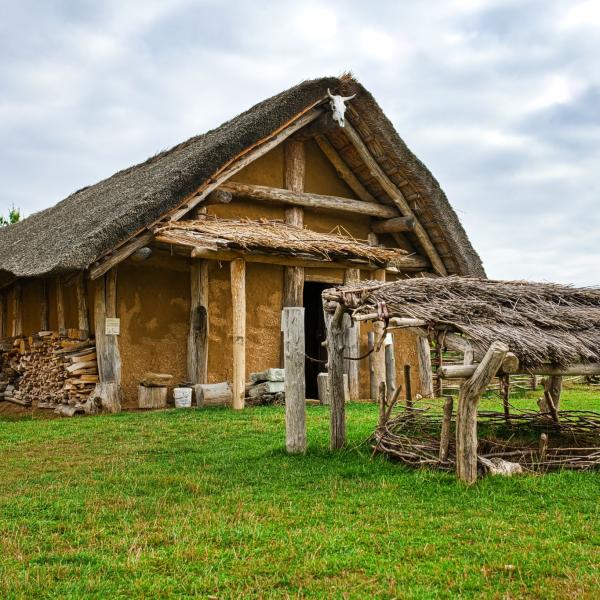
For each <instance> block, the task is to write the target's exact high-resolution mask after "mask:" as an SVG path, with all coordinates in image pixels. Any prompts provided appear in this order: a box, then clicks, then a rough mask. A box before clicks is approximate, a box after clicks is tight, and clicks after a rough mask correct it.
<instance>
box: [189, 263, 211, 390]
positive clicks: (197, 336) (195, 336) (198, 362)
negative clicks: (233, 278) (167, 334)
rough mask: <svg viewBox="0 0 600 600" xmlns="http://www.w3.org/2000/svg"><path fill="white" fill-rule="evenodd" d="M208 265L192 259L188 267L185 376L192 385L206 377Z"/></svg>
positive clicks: (203, 381) (204, 379)
mask: <svg viewBox="0 0 600 600" xmlns="http://www.w3.org/2000/svg"><path fill="white" fill-rule="evenodd" d="M208 328H209V324H208V263H207V262H206V261H204V260H196V259H192V264H191V266H190V326H189V332H188V346H187V376H188V380H189V381H190V382H192V384H196V383H206V381H207V377H208Z"/></svg>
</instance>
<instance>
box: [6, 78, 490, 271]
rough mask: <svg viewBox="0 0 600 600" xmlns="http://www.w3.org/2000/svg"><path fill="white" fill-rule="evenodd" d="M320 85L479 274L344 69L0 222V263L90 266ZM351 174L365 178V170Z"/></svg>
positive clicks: (461, 265) (440, 196)
mask: <svg viewBox="0 0 600 600" xmlns="http://www.w3.org/2000/svg"><path fill="white" fill-rule="evenodd" d="M328 88H329V89H331V90H332V92H333V93H341V94H344V95H350V94H354V93H355V94H356V97H355V98H354V99H353V100H352V102H351V105H352V111H350V112H352V113H353V115H355V117H356V118H360V120H361V127H362V128H363V129H364V128H367V129H368V130H369V132H370V133H371V134H372V138H371V139H370V141H368V144H370V148H371V151H372V152H373V155H374V156H379V157H380V159H378V160H380V162H381V165H382V167H383V168H385V171H386V173H387V174H388V176H389V177H390V178H391V179H392V180H394V181H396V182H399V181H401V182H402V185H404V186H405V188H404V189H405V190H408V191H410V192H412V193H411V194H410V197H412V198H413V199H412V200H411V204H412V205H414V210H415V212H416V213H417V214H418V215H419V216H420V217H422V222H423V223H424V224H425V227H426V229H427V231H428V233H429V235H430V237H431V239H432V240H435V244H436V247H437V248H438V251H439V254H440V255H441V257H442V260H443V261H444V263H445V264H446V266H447V270H448V272H449V273H457V274H463V275H478V276H481V275H484V273H483V268H482V266H481V260H480V259H479V256H478V255H477V253H476V252H475V251H474V249H473V248H472V246H471V244H470V242H469V240H468V238H467V236H466V234H465V232H464V230H463V228H462V226H461V224H460V222H459V220H458V218H457V216H456V214H455V212H454V211H453V210H452V208H451V206H450V204H449V203H448V200H447V198H446V196H445V195H444V193H443V191H442V190H441V189H440V186H439V185H438V183H437V181H436V180H435V179H434V177H433V176H432V175H431V173H430V172H429V171H428V169H427V168H426V167H425V165H423V163H422V162H421V161H419V159H417V157H416V156H415V155H414V154H413V153H412V152H411V151H410V150H409V149H408V148H407V146H406V145H405V144H404V142H403V141H402V140H401V139H400V137H399V136H398V134H397V133H396V131H395V130H394V127H393V126H392V124H391V123H390V121H389V120H388V119H387V118H386V116H385V115H384V114H383V112H382V110H381V109H380V108H379V106H378V104H377V102H376V101H375V99H374V98H373V96H372V95H371V94H370V93H369V92H368V91H367V90H366V89H365V88H364V87H363V86H362V85H360V83H358V82H357V81H356V80H354V79H353V78H351V77H348V76H344V77H341V78H336V77H326V78H322V79H315V80H312V81H305V82H303V83H301V84H299V85H297V86H295V87H292V88H291V89H289V90H287V91H285V92H282V93H280V94H277V95H276V96H273V97H272V98H269V99H267V100H265V101H263V102H260V103H259V104H257V105H256V106H254V107H252V108H251V109H250V110H248V111H246V112H244V113H242V114H241V115H239V116H237V117H235V118H234V119H232V120H231V121H228V122H226V123H224V124H223V125H221V126H220V127H218V128H216V129H213V130H211V131H209V132H207V133H205V134H203V135H199V136H196V137H193V138H191V139H189V140H187V141H186V142H183V143H182V144H179V145H178V146H175V147H174V148H172V149H170V150H167V151H165V152H161V153H160V154H157V155H156V156H153V157H151V158H149V159H148V160H147V161H145V162H143V163H141V164H138V165H136V166H133V167H130V168H128V169H125V170H123V171H120V172H118V173H116V174H115V175H112V176H111V177H109V178H108V179H105V180H103V181H100V182H99V183H97V184H95V185H93V186H90V187H86V188H84V189H81V190H79V191H77V192H75V193H74V194H72V195H71V196H69V197H68V198H66V199H64V200H62V201H61V202H59V203H58V204H57V205H56V206H53V207H52V208H49V209H46V210H44V211H41V212H39V213H36V214H33V215H31V216H30V217H28V218H27V219H25V220H24V221H22V222H20V223H17V224H15V225H12V226H9V227H6V228H3V229H2V230H0V269H2V270H3V271H4V272H5V273H9V274H12V275H14V276H18V277H35V276H41V275H47V274H53V273H60V272H68V271H73V270H81V269H86V268H88V267H89V266H90V265H91V264H92V263H94V261H96V260H97V259H98V258H100V257H101V256H103V255H104V254H106V253H107V252H109V251H111V250H112V249H113V248H115V247H116V246H118V245H119V244H121V243H123V242H124V241H126V240H127V239H129V238H130V237H131V236H132V235H134V234H136V232H139V231H140V230H143V229H144V228H147V227H149V226H152V225H153V224H155V223H156V222H157V221H158V220H160V219H161V217H162V216H163V215H165V213H167V212H168V211H170V210H172V209H174V208H175V207H177V206H179V205H180V204H181V203H182V202H183V201H184V200H185V198H186V197H187V196H189V195H190V194H192V193H194V192H195V191H196V190H197V189H198V188H199V187H200V186H201V185H203V184H204V183H205V182H207V181H208V180H210V178H211V177H212V176H213V175H215V173H217V172H218V171H219V170H220V169H222V168H223V167H224V166H225V165H227V164H228V163H230V162H231V161H232V160H234V159H235V158H236V157H238V156H239V155H240V154H241V153H243V152H244V151H245V150H246V149H248V148H249V147H251V146H253V145H255V144H257V143H259V142H260V141H261V140H264V139H265V138H266V137H268V136H270V135H272V134H273V133H274V132H275V131H277V130H279V129H280V128H281V127H282V126H284V125H285V124H286V123H288V122H290V121H291V120H292V119H294V118H296V117H297V116H298V115H299V114H301V113H302V112H303V111H305V110H307V109H308V108H309V107H310V106H312V105H315V103H322V104H323V105H325V104H326V103H327V89H328ZM342 135H343V134H342ZM115 136H116V137H118V133H117V132H116V133H115ZM358 176H360V177H363V179H364V178H365V175H364V174H362V175H361V174H359V175H358ZM363 183H364V184H365V185H366V186H367V187H369V186H371V190H372V192H373V193H374V194H375V195H377V197H378V198H379V197H381V196H382V194H381V190H379V191H378V190H376V189H374V187H373V185H374V184H372V183H369V182H368V181H367V180H366V179H364V181H363Z"/></svg>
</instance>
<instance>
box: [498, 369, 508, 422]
mask: <svg viewBox="0 0 600 600" xmlns="http://www.w3.org/2000/svg"><path fill="white" fill-rule="evenodd" d="M500 396H502V407H503V409H504V419H505V420H506V421H508V420H509V419H510V375H509V374H508V373H504V374H503V375H502V376H501V377H500Z"/></svg>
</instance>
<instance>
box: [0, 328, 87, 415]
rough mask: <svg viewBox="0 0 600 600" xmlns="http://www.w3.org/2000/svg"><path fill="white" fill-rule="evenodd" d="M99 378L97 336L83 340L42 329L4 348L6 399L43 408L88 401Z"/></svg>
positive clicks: (1, 368)
mask: <svg viewBox="0 0 600 600" xmlns="http://www.w3.org/2000/svg"><path fill="white" fill-rule="evenodd" d="M97 382H98V366H97V361H96V349H95V344H94V341H93V340H86V341H80V340H78V339H75V338H71V337H65V336H59V335H58V334H57V333H55V332H52V331H41V332H39V333H38V334H36V335H34V336H30V337H18V338H14V339H13V340H12V344H11V345H10V347H9V348H8V349H6V344H4V351H3V352H2V360H1V362H0V389H1V386H2V384H5V389H4V392H3V397H4V400H8V401H10V402H13V403H15V404H21V405H23V406H30V405H31V403H32V402H33V401H36V402H37V406H38V407H39V408H55V407H56V405H58V404H68V405H71V406H73V405H76V404H79V403H84V402H85V401H86V400H87V399H88V397H89V396H90V394H91V393H92V392H93V391H94V387H95V385H96V383H97Z"/></svg>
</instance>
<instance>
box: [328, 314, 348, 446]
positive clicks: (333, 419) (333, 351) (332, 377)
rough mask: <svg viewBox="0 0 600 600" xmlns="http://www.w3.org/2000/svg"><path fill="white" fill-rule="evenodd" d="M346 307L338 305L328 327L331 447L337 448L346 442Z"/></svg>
mask: <svg viewBox="0 0 600 600" xmlns="http://www.w3.org/2000/svg"><path fill="white" fill-rule="evenodd" d="M343 316H344V308H343V307H342V306H341V305H338V307H337V308H336V311H335V313H334V315H333V317H332V318H331V321H330V322H329V327H328V329H327V354H328V360H327V372H328V373H329V384H328V391H329V404H330V411H331V412H330V448H331V449H332V450H337V449H339V448H341V447H342V446H344V444H345V443H346V409H345V394H344V329H343V322H344V319H343Z"/></svg>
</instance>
